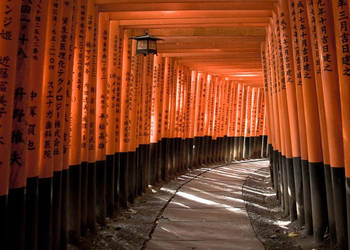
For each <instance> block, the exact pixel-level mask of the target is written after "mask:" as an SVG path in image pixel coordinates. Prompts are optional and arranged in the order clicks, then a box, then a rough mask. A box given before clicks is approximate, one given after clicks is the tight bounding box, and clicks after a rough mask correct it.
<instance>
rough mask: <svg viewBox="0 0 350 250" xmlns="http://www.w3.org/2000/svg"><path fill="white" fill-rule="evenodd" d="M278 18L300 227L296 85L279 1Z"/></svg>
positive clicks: (286, 18) (287, 28)
mask: <svg viewBox="0 0 350 250" xmlns="http://www.w3.org/2000/svg"><path fill="white" fill-rule="evenodd" d="M278 14H279V18H280V32H281V33H280V39H281V46H282V54H283V57H282V58H283V65H284V69H285V70H284V78H285V81H286V95H287V96H286V98H287V108H288V116H289V126H290V138H291V150H292V155H291V156H292V161H293V163H292V164H293V171H294V173H293V174H294V182H295V192H296V193H295V200H296V210H297V211H296V212H297V217H298V221H299V224H300V225H303V224H304V209H303V192H302V190H303V185H302V171H301V158H300V140H299V126H298V113H297V100H296V85H295V80H294V77H295V74H294V61H293V52H292V49H293V48H292V38H291V29H290V22H289V9H288V3H287V2H285V1H280V8H279V13H278Z"/></svg>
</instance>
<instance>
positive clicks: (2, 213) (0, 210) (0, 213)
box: [0, 195, 8, 247]
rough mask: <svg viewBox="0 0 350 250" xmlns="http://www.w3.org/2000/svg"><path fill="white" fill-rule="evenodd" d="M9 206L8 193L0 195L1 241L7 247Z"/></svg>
mask: <svg viewBox="0 0 350 250" xmlns="http://www.w3.org/2000/svg"><path fill="white" fill-rule="evenodd" d="M7 206H8V195H0V242H2V243H1V244H3V245H4V246H5V247H7V238H8V237H7V233H8V228H7V224H8V222H7Z"/></svg>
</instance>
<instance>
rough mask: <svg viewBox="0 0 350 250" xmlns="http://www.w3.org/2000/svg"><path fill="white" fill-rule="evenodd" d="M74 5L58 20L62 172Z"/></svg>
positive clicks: (56, 153)
mask: <svg viewBox="0 0 350 250" xmlns="http://www.w3.org/2000/svg"><path fill="white" fill-rule="evenodd" d="M73 7H74V6H73V3H72V2H70V3H66V4H63V6H62V14H61V16H60V19H59V20H58V27H59V30H58V38H57V40H58V50H57V53H58V60H57V61H56V66H55V71H56V75H57V84H56V88H55V94H54V96H55V117H54V130H53V132H54V139H53V163H54V171H61V170H62V169H63V168H64V129H65V113H66V109H65V105H66V99H67V95H66V93H67V88H68V87H70V86H71V85H70V83H69V80H70V79H71V77H72V71H71V70H70V69H69V66H70V65H69V64H68V63H67V61H68V58H69V52H70V50H69V49H70V48H69V39H67V37H68V36H69V34H70V33H71V32H72V31H71V29H72V18H73V14H74V13H73Z"/></svg>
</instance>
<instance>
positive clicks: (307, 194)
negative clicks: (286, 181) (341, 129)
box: [289, 0, 312, 234]
mask: <svg viewBox="0 0 350 250" xmlns="http://www.w3.org/2000/svg"><path fill="white" fill-rule="evenodd" d="M296 19H297V16H296V9H295V1H294V0H293V1H290V2H289V20H290V27H291V34H292V47H293V58H294V59H295V62H296V63H295V64H294V74H295V82H296V100H297V110H298V126H299V141H300V155H301V170H302V178H303V202H304V217H305V229H306V232H307V233H308V234H312V211H311V210H312V209H311V191H310V181H309V179H310V175H309V167H308V147H307V145H308V141H307V136H306V124H305V111H304V99H303V90H302V89H303V88H302V86H303V84H302V72H301V67H302V66H301V60H302V58H301V56H300V55H301V52H302V51H301V50H300V47H299V37H298V32H297V20H296Z"/></svg>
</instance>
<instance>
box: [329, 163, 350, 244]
mask: <svg viewBox="0 0 350 250" xmlns="http://www.w3.org/2000/svg"><path fill="white" fill-rule="evenodd" d="M331 175H332V183H333V198H334V219H335V226H336V236H337V248H338V249H347V248H348V244H347V230H348V229H347V223H346V221H345V217H346V194H345V193H346V191H345V169H344V168H342V167H340V168H332V167H331Z"/></svg>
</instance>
